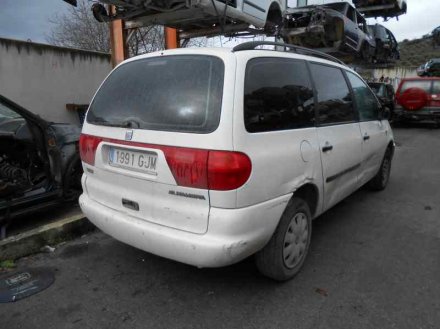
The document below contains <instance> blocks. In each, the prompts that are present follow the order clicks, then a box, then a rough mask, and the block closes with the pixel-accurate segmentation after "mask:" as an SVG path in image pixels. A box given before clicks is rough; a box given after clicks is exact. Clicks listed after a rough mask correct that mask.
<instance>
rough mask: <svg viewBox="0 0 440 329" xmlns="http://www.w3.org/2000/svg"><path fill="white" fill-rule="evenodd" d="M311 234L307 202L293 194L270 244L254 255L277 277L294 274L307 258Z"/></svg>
mask: <svg viewBox="0 0 440 329" xmlns="http://www.w3.org/2000/svg"><path fill="white" fill-rule="evenodd" d="M311 235H312V216H311V213H310V208H309V206H308V204H307V203H306V202H305V201H304V200H303V199H301V198H296V197H293V198H292V199H291V200H290V202H289V204H288V205H287V207H286V210H285V211H284V213H283V215H282V216H281V219H280V222H279V223H278V227H277V229H276V230H275V233H274V234H273V236H272V238H271V239H270V241H269V242H268V243H267V245H266V246H265V247H264V248H263V249H262V250H261V251H259V252H258V253H257V254H256V255H255V260H256V264H257V267H258V269H259V271H260V272H261V273H262V274H263V275H265V276H267V277H269V278H271V279H274V280H277V281H285V280H289V279H291V278H293V277H294V276H295V275H296V274H297V273H298V272H299V271H300V269H301V267H302V266H303V264H304V260H305V259H306V256H307V253H308V250H309V246H310V237H311Z"/></svg>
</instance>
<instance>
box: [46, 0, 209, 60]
mask: <svg viewBox="0 0 440 329" xmlns="http://www.w3.org/2000/svg"><path fill="white" fill-rule="evenodd" d="M50 22H51V23H52V30H51V32H50V34H49V35H48V36H47V37H46V40H47V41H48V42H49V43H50V44H53V45H57V46H63V47H73V48H80V49H87V50H94V51H101V52H110V32H109V31H110V29H109V25H108V23H101V22H98V21H97V20H95V18H94V17H93V14H92V11H91V9H90V0H79V1H78V6H77V7H76V8H75V7H73V6H69V8H68V11H67V13H65V14H62V15H57V16H55V17H54V18H52V19H51V20H50ZM127 41H128V42H127V43H128V53H129V56H130V57H131V56H136V55H140V54H144V53H149V52H153V51H158V50H162V49H164V45H165V40H164V28H163V27H162V26H159V25H152V26H147V27H142V28H138V29H133V30H129V31H128V38H127ZM206 44H207V39H206V38H196V39H191V40H190V41H189V42H188V43H187V45H186V46H187V47H203V46H206Z"/></svg>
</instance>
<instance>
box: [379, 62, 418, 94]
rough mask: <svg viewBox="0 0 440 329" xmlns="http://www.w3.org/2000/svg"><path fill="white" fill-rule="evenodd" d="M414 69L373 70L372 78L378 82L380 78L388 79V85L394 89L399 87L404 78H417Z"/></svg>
mask: <svg viewBox="0 0 440 329" xmlns="http://www.w3.org/2000/svg"><path fill="white" fill-rule="evenodd" d="M416 69H417V68H416V67H394V68H386V69H374V70H373V72H372V73H373V78H375V79H377V80H379V79H380V78H381V77H382V76H383V77H384V78H387V77H388V78H390V80H391V81H390V83H391V84H392V85H393V86H394V88H395V89H397V87H398V86H399V83H400V81H401V80H402V79H404V78H412V77H417V71H416Z"/></svg>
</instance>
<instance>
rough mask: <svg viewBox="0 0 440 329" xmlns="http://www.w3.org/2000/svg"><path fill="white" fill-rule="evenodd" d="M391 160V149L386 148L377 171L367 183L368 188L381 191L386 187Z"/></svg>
mask: <svg viewBox="0 0 440 329" xmlns="http://www.w3.org/2000/svg"><path fill="white" fill-rule="evenodd" d="M391 161H392V151H391V149H390V148H388V150H387V151H386V153H385V156H384V158H383V160H382V164H381V165H380V169H379V172H378V173H377V174H376V176H374V177H373V179H372V180H371V181H370V182H369V183H368V187H369V188H371V189H372V190H375V191H382V190H384V189H385V188H386V187H387V185H388V181H389V180H390V173H391Z"/></svg>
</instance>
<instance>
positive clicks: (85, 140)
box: [79, 134, 102, 166]
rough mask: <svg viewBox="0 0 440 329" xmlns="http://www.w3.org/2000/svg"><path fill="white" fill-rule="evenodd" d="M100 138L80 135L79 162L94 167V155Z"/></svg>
mask: <svg viewBox="0 0 440 329" xmlns="http://www.w3.org/2000/svg"><path fill="white" fill-rule="evenodd" d="M100 142H102V138H99V137H96V136H91V135H85V134H81V137H80V138H79V155H80V157H81V160H82V161H84V162H85V163H88V164H89V165H92V166H93V165H95V153H96V149H97V147H98V145H99V143H100Z"/></svg>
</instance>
